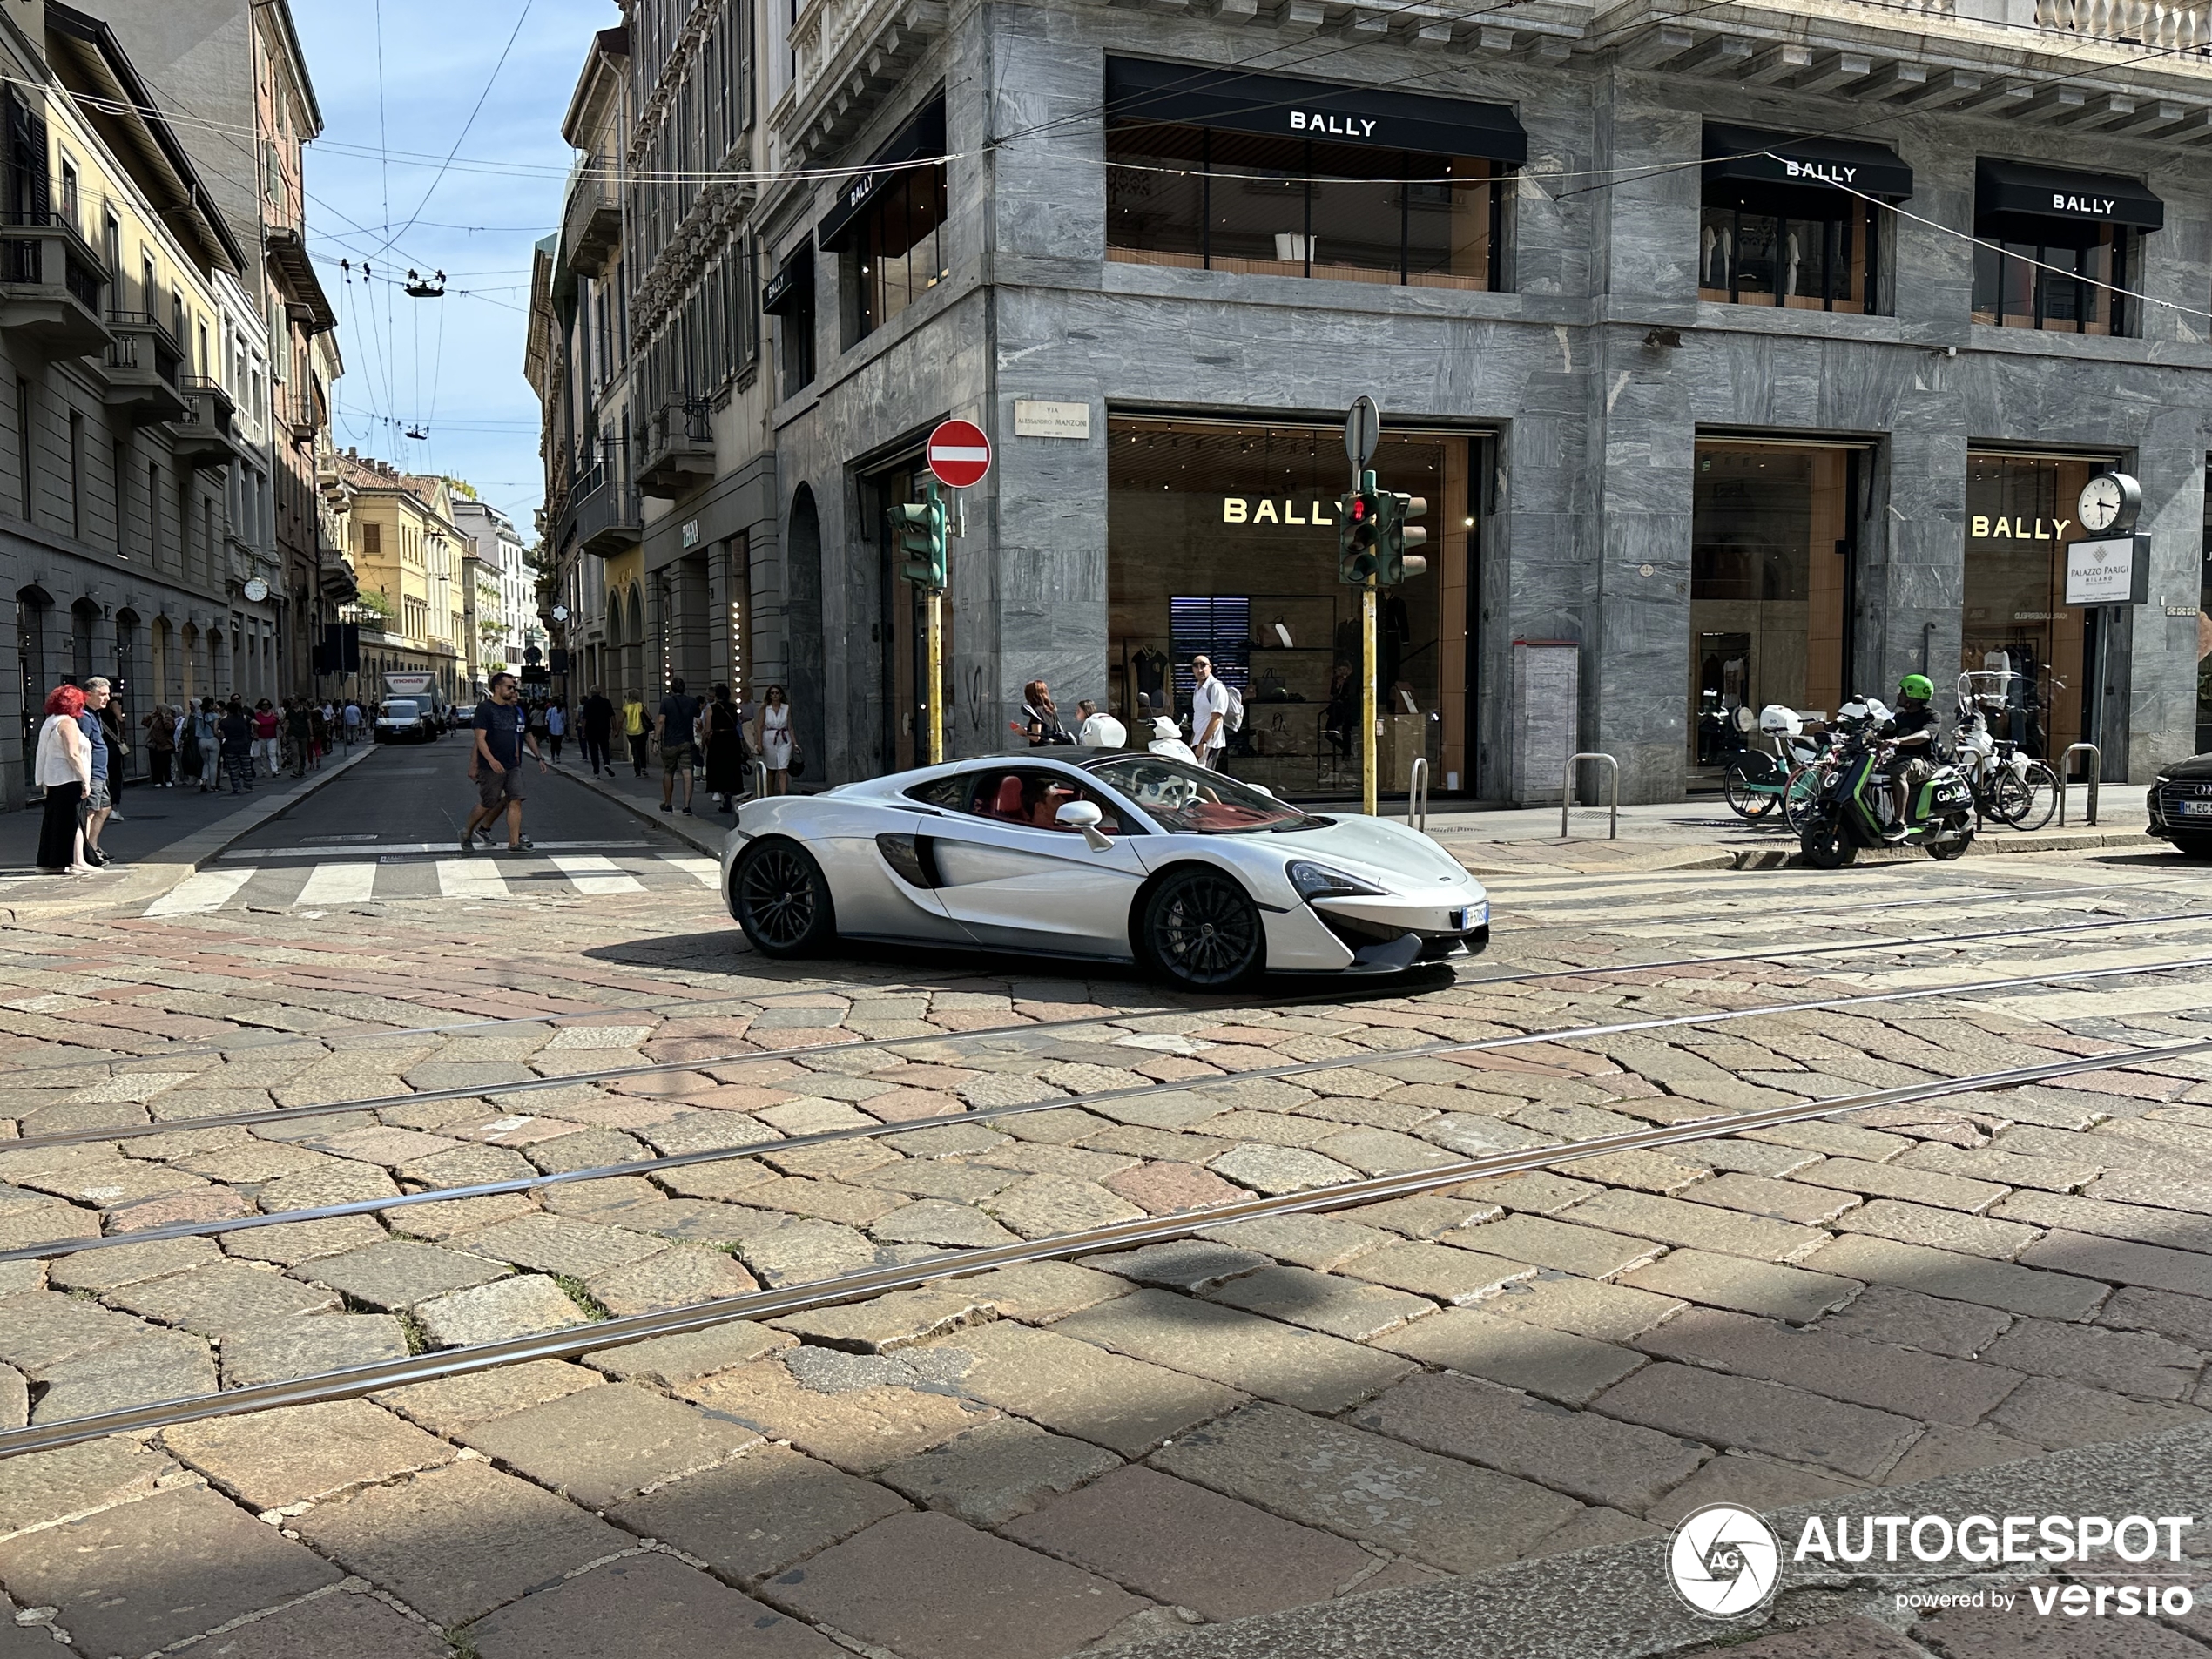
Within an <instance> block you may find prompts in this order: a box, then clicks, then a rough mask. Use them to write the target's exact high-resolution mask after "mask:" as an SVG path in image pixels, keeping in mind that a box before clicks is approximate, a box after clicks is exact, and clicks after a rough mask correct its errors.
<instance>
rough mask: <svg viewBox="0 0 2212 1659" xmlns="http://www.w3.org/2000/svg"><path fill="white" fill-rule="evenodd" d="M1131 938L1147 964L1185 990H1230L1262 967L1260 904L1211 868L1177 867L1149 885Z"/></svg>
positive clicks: (1264, 959)
mask: <svg viewBox="0 0 2212 1659" xmlns="http://www.w3.org/2000/svg"><path fill="white" fill-rule="evenodd" d="M1136 942H1137V947H1138V949H1139V952H1140V953H1141V954H1142V955H1143V958H1144V961H1145V963H1146V965H1147V966H1148V967H1150V968H1151V969H1152V970H1153V971H1154V972H1155V973H1157V974H1159V975H1160V976H1161V977H1162V978H1163V979H1166V980H1168V981H1170V982H1171V983H1174V984H1176V985H1179V986H1181V987H1183V988H1184V989H1185V990H1192V991H1227V990H1235V989H1237V988H1239V987H1241V986H1244V985H1249V984H1251V982H1252V981H1254V980H1256V979H1258V977H1259V975H1260V973H1261V971H1262V970H1263V969H1264V968H1266V966H1267V935H1266V933H1265V931H1264V928H1263V927H1261V925H1260V919H1259V907H1258V905H1256V904H1254V903H1253V902H1252V901H1251V895H1250V894H1246V893H1245V891H1244V888H1242V887H1239V886H1238V885H1237V883H1236V882H1235V881H1233V880H1231V879H1230V878H1229V877H1227V876H1225V875H1222V874H1220V873H1217V872H1215V871H1212V870H1181V871H1177V873H1174V874H1172V875H1170V876H1169V877H1168V878H1167V880H1164V881H1163V882H1161V883H1160V885H1159V886H1158V887H1155V888H1153V889H1152V893H1151V896H1150V898H1148V899H1147V900H1145V902H1144V912H1143V916H1142V917H1141V918H1140V919H1139V921H1138V923H1137V941H1136Z"/></svg>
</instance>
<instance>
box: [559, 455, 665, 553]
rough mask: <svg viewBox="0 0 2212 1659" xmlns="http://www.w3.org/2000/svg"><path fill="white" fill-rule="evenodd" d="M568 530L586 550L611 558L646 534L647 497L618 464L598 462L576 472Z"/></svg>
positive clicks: (563, 538) (566, 536)
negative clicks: (613, 465)
mask: <svg viewBox="0 0 2212 1659" xmlns="http://www.w3.org/2000/svg"><path fill="white" fill-rule="evenodd" d="M569 500H570V508H569V510H568V515H567V518H568V529H567V533H566V535H564V536H563V537H562V538H561V539H562V540H563V541H566V540H567V539H568V538H569V536H574V537H575V538H576V543H577V546H578V547H580V548H581V549H583V551H585V552H586V553H589V554H591V555H592V556H595V557H597V558H603V559H604V558H610V557H612V556H614V555H615V554H617V553H622V552H625V551H627V550H629V549H631V548H633V547H635V546H637V543H638V542H639V541H640V540H641V539H642V538H643V537H644V534H645V509H644V498H643V497H642V496H639V494H638V492H637V486H636V485H635V484H633V483H631V482H630V480H629V479H627V478H625V477H624V476H623V475H622V470H621V469H620V468H617V467H610V466H609V465H608V464H607V463H606V462H604V461H599V462H594V463H592V465H590V466H589V467H587V468H585V469H583V471H582V472H580V473H578V474H577V479H576V484H575V487H574V489H572V490H571V491H570V496H569Z"/></svg>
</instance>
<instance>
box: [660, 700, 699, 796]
mask: <svg viewBox="0 0 2212 1659" xmlns="http://www.w3.org/2000/svg"><path fill="white" fill-rule="evenodd" d="M698 720H699V700H698V698H696V697H686V696H685V695H684V680H683V677H682V676H680V675H678V676H677V677H676V678H671V680H670V681H669V682H668V695H667V696H666V697H664V698H661V700H660V713H659V715H658V717H657V718H655V719H654V721H653V734H654V735H655V736H656V737H658V738H659V739H660V809H661V811H663V812H664V813H665V812H669V811H671V810H673V807H674V803H675V799H676V780H677V779H678V778H681V779H683V780H684V815H685V817H686V818H689V817H690V816H691V757H692V756H693V755H695V754H697V753H698V745H697V743H696V742H695V740H694V729H695V728H696V727H697V726H698Z"/></svg>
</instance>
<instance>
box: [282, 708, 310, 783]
mask: <svg viewBox="0 0 2212 1659" xmlns="http://www.w3.org/2000/svg"><path fill="white" fill-rule="evenodd" d="M314 740H315V727H314V721H313V720H311V719H309V718H307V698H304V697H302V698H286V699H285V704H284V743H285V747H286V748H287V749H289V750H291V752H292V775H293V777H294V778H304V777H306V776H307V760H308V751H309V749H310V747H311V746H312V745H313V744H314Z"/></svg>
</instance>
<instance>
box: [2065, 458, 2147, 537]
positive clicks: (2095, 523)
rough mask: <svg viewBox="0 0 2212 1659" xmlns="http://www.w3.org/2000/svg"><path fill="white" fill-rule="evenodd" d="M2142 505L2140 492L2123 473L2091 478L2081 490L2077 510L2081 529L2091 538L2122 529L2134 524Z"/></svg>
mask: <svg viewBox="0 0 2212 1659" xmlns="http://www.w3.org/2000/svg"><path fill="white" fill-rule="evenodd" d="M2141 504H2142V491H2141V488H2140V487H2139V486H2138V485H2137V484H2136V482H2135V481H2134V479H2132V478H2130V477H2128V476H2127V475H2125V474H2122V473H2116V472H2108V473H2104V474H2101V475H2099V476H2097V477H2094V478H2092V479H2091V480H2090V481H2089V482H2087V483H2086V484H2084V485H2083V486H2082V487H2081V498H2080V503H2079V505H2078V506H2077V508H2076V509H2075V510H2076V511H2077V512H2079V513H2080V516H2081V528H2082V529H2085V530H2087V531H2089V532H2090V533H2091V534H2092V535H2101V534H2102V533H2103V532H2104V531H2106V530H2109V529H2127V528H2128V525H2129V524H2132V523H2134V517H2135V514H2136V512H2137V511H2138V510H2139V509H2140V508H2141Z"/></svg>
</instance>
